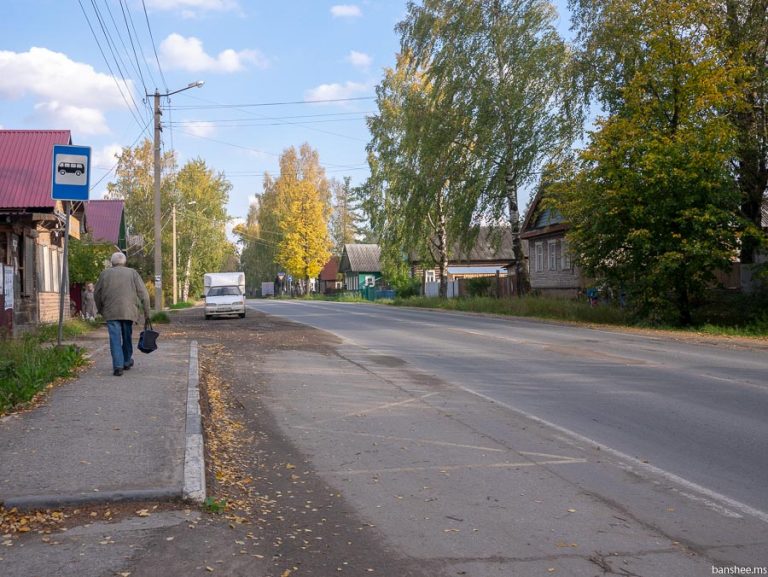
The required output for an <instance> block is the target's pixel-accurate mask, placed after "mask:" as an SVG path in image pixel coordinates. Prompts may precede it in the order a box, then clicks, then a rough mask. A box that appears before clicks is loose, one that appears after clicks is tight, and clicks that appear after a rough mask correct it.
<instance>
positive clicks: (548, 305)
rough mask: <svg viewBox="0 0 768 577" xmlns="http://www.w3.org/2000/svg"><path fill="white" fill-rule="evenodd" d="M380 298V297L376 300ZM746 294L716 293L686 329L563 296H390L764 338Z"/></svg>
mask: <svg viewBox="0 0 768 577" xmlns="http://www.w3.org/2000/svg"><path fill="white" fill-rule="evenodd" d="M377 302H382V301H377ZM761 303H762V299H761V298H755V297H754V296H752V295H746V296H745V295H737V296H732V295H725V296H723V295H716V296H715V297H713V298H712V299H711V300H710V302H708V303H706V304H705V305H703V306H702V307H701V308H700V310H699V311H698V314H697V316H696V319H695V320H696V323H695V324H694V325H693V326H691V327H674V326H655V325H649V324H647V323H644V322H642V321H641V320H637V319H635V318H633V317H632V316H631V314H630V312H629V311H628V310H626V309H622V308H619V307H617V306H613V305H611V304H605V303H600V304H599V305H597V306H594V307H593V306H591V305H590V304H589V303H587V302H580V301H574V300H568V299H558V298H545V297H537V296H526V297H523V298H521V299H495V298H489V297H468V298H458V299H440V298H427V297H411V298H406V299H400V298H396V299H395V300H394V301H392V304H394V305H396V306H412V307H421V308H436V309H443V310H452V311H461V312H476V313H486V314H496V315H507V316H518V317H530V318H540V319H547V320H555V321H565V322H575V323H583V324H596V325H613V326H620V327H631V328H643V329H656V330H671V331H677V332H683V333H697V334H706V335H711V336H729V337H748V338H766V337H768V312H766V311H768V306H764V305H763V304H761Z"/></svg>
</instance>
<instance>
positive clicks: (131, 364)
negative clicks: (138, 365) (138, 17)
mask: <svg viewBox="0 0 768 577" xmlns="http://www.w3.org/2000/svg"><path fill="white" fill-rule="evenodd" d="M132 366H133V359H131V362H129V363H128V364H127V365H125V366H124V367H123V369H124V370H126V371H130V370H131V367H132Z"/></svg>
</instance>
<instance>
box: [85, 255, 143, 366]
mask: <svg viewBox="0 0 768 577" xmlns="http://www.w3.org/2000/svg"><path fill="white" fill-rule="evenodd" d="M125 260H126V259H125V255H124V254H123V253H122V252H116V253H114V254H113V255H112V259H111V261H112V268H108V269H106V270H105V271H103V272H102V273H101V274H100V275H99V280H98V281H96V290H95V292H94V298H95V300H96V306H97V307H98V309H99V312H100V313H101V316H102V317H104V320H105V321H107V331H108V332H109V350H110V352H111V353H112V369H113V374H114V375H115V376H116V377H119V376H121V375H122V374H123V371H124V370H125V371H127V370H129V369H130V368H131V367H132V366H133V342H132V341H131V339H132V337H133V323H134V322H136V319H137V317H138V312H139V309H138V306H137V304H138V303H139V302H141V306H142V308H143V309H144V318H145V320H149V311H150V308H149V293H147V287H145V286H144V282H143V281H142V280H141V277H140V276H139V273H137V272H136V271H135V270H133V269H132V268H128V267H127V266H125Z"/></svg>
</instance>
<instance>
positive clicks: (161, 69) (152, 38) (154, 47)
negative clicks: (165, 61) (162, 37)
mask: <svg viewBox="0 0 768 577" xmlns="http://www.w3.org/2000/svg"><path fill="white" fill-rule="evenodd" d="M141 6H142V8H143V9H144V19H145V20H146V22H147V30H148V31H149V38H150V40H151V41H152V51H153V52H154V53H155V62H157V70H158V71H159V72H160V78H161V79H162V80H163V87H164V88H165V91H166V92H169V90H168V83H167V82H166V80H165V74H163V67H162V66H160V58H159V57H158V55H157V46H156V45H155V38H154V36H153V35H152V27H151V26H150V25H149V14H148V13H147V4H146V3H145V2H144V0H141Z"/></svg>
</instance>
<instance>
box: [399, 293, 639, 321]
mask: <svg viewBox="0 0 768 577" xmlns="http://www.w3.org/2000/svg"><path fill="white" fill-rule="evenodd" d="M392 303H393V304H394V305H395V306H411V307H421V308H438V309H444V310H451V311H460V312H474V313H486V314H495V315H506V316H517V317H534V318H541V319H549V320H560V321H572V322H581V323H595V324H609V325H626V324H629V317H628V314H627V313H626V311H625V310H623V309H620V308H617V307H612V306H596V307H592V306H590V305H589V304H588V303H584V302H578V301H571V300H566V299H552V298H543V297H534V296H530V297H523V298H521V299H495V298H490V297H468V298H459V299H440V298H436V297H411V298H407V299H399V298H396V299H395V300H394V301H392Z"/></svg>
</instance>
